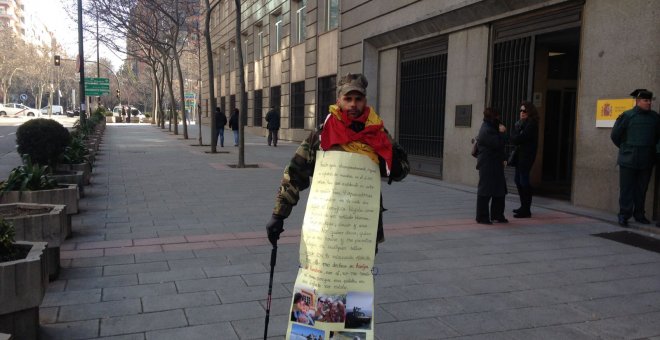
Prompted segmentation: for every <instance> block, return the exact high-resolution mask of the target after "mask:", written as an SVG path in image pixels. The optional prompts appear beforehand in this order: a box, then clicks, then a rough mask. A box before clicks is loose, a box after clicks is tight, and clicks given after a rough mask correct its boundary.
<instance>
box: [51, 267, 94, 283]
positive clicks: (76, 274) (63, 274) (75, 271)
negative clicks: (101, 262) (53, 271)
mask: <svg viewBox="0 0 660 340" xmlns="http://www.w3.org/2000/svg"><path fill="white" fill-rule="evenodd" d="M102 275H103V268H102V267H80V268H62V269H60V275H59V276H58V277H57V278H58V280H68V279H80V278H86V277H99V276H102Z"/></svg>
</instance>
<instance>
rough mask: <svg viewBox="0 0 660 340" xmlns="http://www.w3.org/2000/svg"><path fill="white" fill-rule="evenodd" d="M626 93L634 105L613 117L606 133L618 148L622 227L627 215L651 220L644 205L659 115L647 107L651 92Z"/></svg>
mask: <svg viewBox="0 0 660 340" xmlns="http://www.w3.org/2000/svg"><path fill="white" fill-rule="evenodd" d="M630 95H631V96H633V97H634V98H635V107H633V108H632V109H630V110H628V111H626V112H624V113H622V114H621V115H620V116H619V117H618V118H617V119H616V122H615V123H614V127H612V133H611V135H610V138H611V139H612V142H614V145H616V146H617V147H618V148H619V156H618V157H617V164H618V165H619V215H618V222H619V225H621V226H622V227H627V226H628V219H629V218H630V217H631V216H632V217H634V218H635V221H637V222H639V223H642V224H649V223H651V222H650V221H649V220H648V219H647V218H646V216H645V211H644V210H645V209H644V206H645V204H646V190H647V189H648V186H649V181H650V180H651V173H652V171H653V164H654V163H655V150H656V149H655V147H656V144H657V143H658V141H659V139H660V118H659V117H658V113H657V112H655V111H653V110H651V102H652V101H653V93H652V92H651V91H648V90H646V89H637V90H635V91H633V92H632V93H631V94H630Z"/></svg>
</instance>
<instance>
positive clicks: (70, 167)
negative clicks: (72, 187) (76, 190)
mask: <svg viewBox="0 0 660 340" xmlns="http://www.w3.org/2000/svg"><path fill="white" fill-rule="evenodd" d="M55 170H57V171H82V172H83V181H82V184H83V185H89V183H90V182H91V179H92V166H91V165H90V164H89V163H87V162H85V163H78V164H58V165H57V167H56V168H55Z"/></svg>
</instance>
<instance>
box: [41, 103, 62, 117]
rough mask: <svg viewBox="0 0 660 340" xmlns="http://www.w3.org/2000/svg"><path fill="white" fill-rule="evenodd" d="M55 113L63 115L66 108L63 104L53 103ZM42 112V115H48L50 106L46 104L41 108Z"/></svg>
mask: <svg viewBox="0 0 660 340" xmlns="http://www.w3.org/2000/svg"><path fill="white" fill-rule="evenodd" d="M52 112H53V114H54V115H63V114H64V108H63V107H62V106H61V105H53V111H52ZM41 114H42V115H47V114H48V106H44V107H42V108H41Z"/></svg>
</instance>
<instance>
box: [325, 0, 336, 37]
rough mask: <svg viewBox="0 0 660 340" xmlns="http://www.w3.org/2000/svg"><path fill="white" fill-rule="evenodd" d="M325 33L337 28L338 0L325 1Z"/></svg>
mask: <svg viewBox="0 0 660 340" xmlns="http://www.w3.org/2000/svg"><path fill="white" fill-rule="evenodd" d="M326 5H327V7H326V16H325V29H326V31H330V30H333V29H335V28H337V26H339V0H326Z"/></svg>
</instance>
